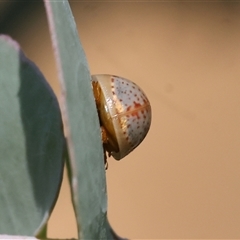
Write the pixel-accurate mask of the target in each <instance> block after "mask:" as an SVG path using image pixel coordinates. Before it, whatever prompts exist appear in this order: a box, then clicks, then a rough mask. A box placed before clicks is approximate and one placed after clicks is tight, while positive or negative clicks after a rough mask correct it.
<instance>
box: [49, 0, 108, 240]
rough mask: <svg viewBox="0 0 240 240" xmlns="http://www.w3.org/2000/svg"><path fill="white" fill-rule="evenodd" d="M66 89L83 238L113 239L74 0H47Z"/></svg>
mask: <svg viewBox="0 0 240 240" xmlns="http://www.w3.org/2000/svg"><path fill="white" fill-rule="evenodd" d="M45 6H46V9H47V16H48V21H49V25H50V33H51V37H52V41H53V45H54V50H55V56H56V58H57V63H58V71H59V77H60V82H61V88H62V92H63V93H64V94H63V96H62V97H63V101H62V109H64V112H63V118H64V124H65V127H66V134H67V141H68V150H69V155H70V164H69V165H70V168H71V169H70V170H69V172H70V173H71V176H70V177H71V180H70V181H71V187H72V194H73V204H74V207H75V210H76V216H77V221H78V227H79V237H80V238H83V239H109V238H110V235H109V234H110V233H109V227H108V224H107V216H106V215H107V198H106V179H105V170H104V159H103V149H102V143H101V133H100V126H99V121H98V115H97V111H96V106H95V101H94V98H93V92H92V89H91V82H90V73H89V69H88V64H87V61H86V57H85V54H84V51H83V48H82V46H81V43H80V41H79V36H78V33H77V29H76V25H75V21H74V18H73V16H72V13H71V10H70V6H69V4H68V1H65V0H60V1H47V0H45Z"/></svg>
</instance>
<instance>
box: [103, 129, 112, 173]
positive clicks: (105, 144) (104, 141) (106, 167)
mask: <svg viewBox="0 0 240 240" xmlns="http://www.w3.org/2000/svg"><path fill="white" fill-rule="evenodd" d="M101 133H102V142H103V155H104V164H105V170H107V169H108V162H107V152H108V157H110V156H111V153H110V152H109V151H107V149H106V146H107V144H108V137H107V133H106V130H105V128H104V127H101Z"/></svg>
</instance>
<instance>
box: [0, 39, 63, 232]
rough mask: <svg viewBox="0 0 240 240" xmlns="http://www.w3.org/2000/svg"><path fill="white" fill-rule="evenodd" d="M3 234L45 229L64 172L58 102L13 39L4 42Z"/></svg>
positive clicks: (0, 127)
mask: <svg viewBox="0 0 240 240" xmlns="http://www.w3.org/2000/svg"><path fill="white" fill-rule="evenodd" d="M0 103H1V104H0V138H1V140H0V154H1V157H0V234H11V235H28V236H33V235H35V234H37V233H38V232H39V231H41V229H42V228H44V225H45V223H46V221H47V220H48V218H49V215H50V213H51V211H52V208H53V206H54V204H55V201H56V199H57V196H58V192H59V188H60V184H61V180H62V172H63V144H64V136H63V131H62V120H61V114H60V109H59V106H58V102H57V99H56V97H55V95H54V93H53V91H52V89H51V88H50V86H49V85H48V83H47V82H46V80H45V78H44V77H43V75H42V74H41V72H40V71H39V70H38V68H37V67H36V66H35V65H34V64H33V63H32V62H31V61H30V60H29V59H27V58H26V56H25V55H24V54H23V53H22V51H21V50H20V47H19V46H18V44H17V43H16V42H14V41H13V40H12V39H11V38H10V37H7V36H3V35H2V36H0Z"/></svg>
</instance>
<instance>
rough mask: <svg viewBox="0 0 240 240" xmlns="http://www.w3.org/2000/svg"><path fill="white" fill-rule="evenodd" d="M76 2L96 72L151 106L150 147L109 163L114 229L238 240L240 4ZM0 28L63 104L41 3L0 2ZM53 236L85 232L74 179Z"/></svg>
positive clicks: (149, 235) (144, 235)
mask: <svg viewBox="0 0 240 240" xmlns="http://www.w3.org/2000/svg"><path fill="white" fill-rule="evenodd" d="M70 3H71V7H72V10H73V14H74V17H75V20H76V23H77V26H78V30H79V35H80V38H81V42H82V44H83V47H84V49H85V53H86V55H87V59H88V62H89V66H90V69H91V73H92V74H96V73H112V74H116V75H120V76H123V77H126V78H129V79H131V80H133V81H135V82H136V83H137V84H139V85H140V86H141V88H142V89H144V91H145V92H146V94H147V95H148V97H149V99H150V101H151V105H152V110H153V119H152V126H151V129H150V132H149V134H148V136H147V137H146V139H145V140H144V142H143V143H142V144H141V145H140V146H139V147H138V148H137V149H136V150H135V151H134V152H132V153H131V154H130V155H129V156H127V157H126V158H124V159H123V160H122V161H120V162H117V161H114V160H113V159H110V160H109V169H108V170H107V172H106V174H107V187H108V201H109V219H110V222H111V224H112V226H113V228H114V229H115V230H116V231H117V232H118V233H119V234H120V235H121V236H125V237H129V238H135V239H136V238H139V239H153V238H154V239H164V238H171V239H173V238H175V239H180V238H182V239H185V238H188V239H194V238H209V239H213V238H235V239H240V206H239V204H240V147H239V146H240V108H239V106H240V96H239V95H240V67H239V64H240V31H239V29H240V4H239V3H236V2H235V3H233V2H230V1H225V2H170V1H165V2H160V1H159V2H132V1H131V2H125V1H120V2H90V1H70ZM0 32H1V33H7V34H9V35H11V36H12V37H13V38H14V39H16V40H17V41H18V42H19V43H20V44H21V46H22V48H23V49H24V51H25V53H26V54H27V56H28V57H29V58H30V59H32V60H33V61H35V62H36V64H37V65H38V66H39V68H40V69H41V70H42V72H43V73H44V75H45V76H46V78H47V79H48V80H49V82H50V84H51V85H52V87H53V88H54V90H55V92H56V94H57V95H58V97H59V98H60V97H61V96H60V95H59V88H58V83H57V74H56V66H55V62H54V57H53V51H52V46H51V42H50V36H49V32H48V25H47V20H46V15H45V12H44V7H43V3H42V2H41V1H29V2H22V1H19V2H12V1H8V2H0ZM76 104H78V103H76ZM49 236H50V237H56V238H64V237H68V238H70V237H76V236H77V233H76V224H75V219H74V215H73V210H72V207H71V204H70V194H69V187H68V184H67V181H66V179H64V181H63V187H62V190H61V193H60V198H59V200H58V203H57V205H56V207H55V210H54V212H53V215H52V217H51V219H50V227H49Z"/></svg>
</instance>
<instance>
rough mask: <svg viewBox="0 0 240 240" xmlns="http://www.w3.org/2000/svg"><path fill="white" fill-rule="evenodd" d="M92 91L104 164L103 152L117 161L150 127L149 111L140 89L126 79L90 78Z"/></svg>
mask: <svg viewBox="0 0 240 240" xmlns="http://www.w3.org/2000/svg"><path fill="white" fill-rule="evenodd" d="M92 88H93V94H94V98H95V102H96V107H97V111H98V116H99V122H100V126H101V133H102V142H103V150H104V158H105V164H107V154H106V153H108V156H109V157H110V156H113V157H114V158H115V159H116V160H120V159H122V158H123V157H125V156H126V155H127V154H129V153H130V152H131V151H132V150H134V149H135V148H136V147H137V146H138V145H139V144H140V143H141V142H142V141H143V139H144V138H145V136H146V135H147V133H148V131H149V128H150V125H151V118H152V111H151V106H150V102H149V100H148V98H147V96H146V95H145V93H144V92H143V90H142V89H141V88H140V87H139V86H137V84H135V83H134V82H132V81H130V80H128V79H125V78H122V77H119V76H115V75H109V74H98V75H92Z"/></svg>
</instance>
